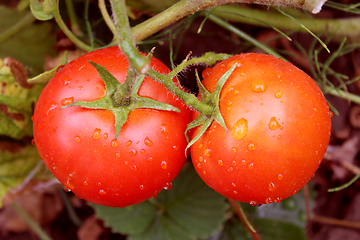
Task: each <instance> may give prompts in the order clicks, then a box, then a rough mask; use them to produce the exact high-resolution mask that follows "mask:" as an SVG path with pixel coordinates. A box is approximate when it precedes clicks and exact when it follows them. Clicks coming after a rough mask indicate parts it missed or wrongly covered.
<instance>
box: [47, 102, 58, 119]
mask: <svg viewBox="0 0 360 240" xmlns="http://www.w3.org/2000/svg"><path fill="white" fill-rule="evenodd" d="M56 108H57V104H55V103H53V104H51V106H50V107H49V109H48V110H47V112H46V115H47V116H49V114H50V112H52V111H54V110H55V109H56Z"/></svg>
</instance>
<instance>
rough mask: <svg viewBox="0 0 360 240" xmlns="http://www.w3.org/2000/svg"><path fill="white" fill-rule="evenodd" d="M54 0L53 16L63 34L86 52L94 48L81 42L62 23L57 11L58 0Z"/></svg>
mask: <svg viewBox="0 0 360 240" xmlns="http://www.w3.org/2000/svg"><path fill="white" fill-rule="evenodd" d="M53 1H54V4H53V5H54V12H53V14H54V18H55V21H56V23H57V24H58V26H59V28H60V29H61V30H62V31H63V32H64V34H65V35H66V36H67V37H68V38H69V39H70V40H71V41H72V42H73V43H74V44H75V45H76V46H78V47H79V48H81V49H82V50H84V51H87V52H91V51H92V50H94V49H93V48H92V47H91V46H89V45H87V44H85V43H84V42H82V41H81V40H80V39H78V38H77V37H76V36H75V35H74V34H73V33H72V32H71V31H70V29H69V28H68V27H67V26H66V24H65V23H64V21H63V20H62V18H61V15H60V12H59V1H58V0H53Z"/></svg>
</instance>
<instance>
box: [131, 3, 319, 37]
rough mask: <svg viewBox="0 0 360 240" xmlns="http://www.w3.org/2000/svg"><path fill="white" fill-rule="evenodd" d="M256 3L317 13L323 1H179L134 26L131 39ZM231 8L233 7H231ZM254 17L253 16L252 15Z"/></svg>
mask: <svg viewBox="0 0 360 240" xmlns="http://www.w3.org/2000/svg"><path fill="white" fill-rule="evenodd" d="M235 2H237V3H256V4H262V5H269V6H287V7H295V8H302V9H304V10H307V11H310V12H313V13H317V12H319V11H320V9H321V7H322V5H323V4H324V2H325V1H324V0H304V1H297V0H218V1H213V0H202V1H194V0H181V1H179V2H177V3H176V4H174V5H172V6H171V7H169V8H167V9H166V10H164V11H162V12H161V13H159V14H157V15H155V16H154V17H152V18H150V19H148V20H147V21H144V22H142V23H140V24H138V25H136V26H135V27H134V28H133V29H132V33H133V37H134V39H135V41H141V40H143V39H145V38H147V37H149V36H151V35H153V34H154V33H156V32H158V31H159V30H161V29H163V28H165V27H166V26H168V25H170V24H172V23H174V22H176V21H177V20H180V19H181V18H183V17H186V16H188V15H190V14H194V13H195V12H198V11H200V10H204V9H208V8H212V7H217V6H221V5H225V4H228V3H235ZM231 7H233V6H231ZM253 16H254V15H253Z"/></svg>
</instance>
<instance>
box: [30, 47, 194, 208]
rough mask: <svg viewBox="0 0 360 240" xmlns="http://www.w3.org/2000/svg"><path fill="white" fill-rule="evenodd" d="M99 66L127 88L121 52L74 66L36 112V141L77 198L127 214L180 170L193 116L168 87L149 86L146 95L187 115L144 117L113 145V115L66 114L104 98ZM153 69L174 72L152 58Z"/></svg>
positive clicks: (146, 112)
mask: <svg viewBox="0 0 360 240" xmlns="http://www.w3.org/2000/svg"><path fill="white" fill-rule="evenodd" d="M89 60H90V61H93V62H95V63H98V64H100V65H102V66H103V67H105V68H106V69H107V70H108V71H109V72H110V73H111V74H113V75H114V76H115V77H116V78H117V79H118V81H119V82H121V83H122V82H124V81H125V77H126V75H127V69H128V63H127V59H126V57H125V55H124V54H123V53H122V52H120V50H119V48H118V47H110V48H104V49H100V50H97V51H94V52H91V53H88V54H86V55H83V56H81V57H79V58H78V59H76V60H74V61H72V62H70V63H69V64H68V65H66V66H65V67H63V68H62V69H61V70H59V72H58V73H57V74H56V76H55V77H54V78H53V79H51V81H50V82H49V83H48V84H47V85H46V87H45V88H44V90H43V92H42V94H41V96H40V98H39V100H38V102H37V105H36V108H35V112H34V139H35V144H36V147H37V149H38V151H39V154H40V156H41V158H42V159H43V161H44V163H45V164H46V166H47V167H48V168H49V170H50V171H51V172H52V173H53V174H54V176H55V177H56V178H57V179H58V180H59V181H60V182H61V183H62V184H63V185H64V186H65V187H66V188H67V189H69V190H71V191H72V192H74V193H75V194H76V195H77V196H78V197H80V198H83V199H85V200H88V201H90V202H93V203H96V204H101V205H106V206H112V207H124V206H128V205H131V204H135V203H139V202H142V201H144V200H146V199H148V198H150V197H153V196H156V194H157V193H158V192H160V191H161V190H162V189H164V188H169V187H170V186H171V181H172V180H173V179H174V178H175V177H176V176H177V174H178V173H179V171H180V170H181V168H182V166H183V164H184V162H185V160H186V158H185V153H184V149H185V147H186V145H187V142H186V139H185V137H184V131H185V129H186V125H187V123H188V122H189V120H190V110H189V108H187V107H186V106H185V105H184V104H183V102H182V101H181V100H179V99H178V98H177V97H176V96H174V95H173V94H172V93H170V92H169V91H168V90H167V89H165V88H164V87H163V86H162V85H161V84H159V83H157V82H155V81H154V80H152V79H150V78H145V80H144V82H143V85H142V86H141V87H140V90H139V92H138V93H139V95H140V96H144V97H149V98H152V99H155V100H158V101H160V102H164V103H168V104H171V105H173V106H175V107H177V108H179V109H180V110H181V113H176V112H170V111H160V110H151V109H137V110H134V111H132V112H131V113H130V115H129V118H128V120H127V122H126V123H125V125H124V126H123V127H122V129H121V131H120V135H119V137H118V138H117V140H115V139H114V135H115V126H114V121H115V120H114V115H113V113H112V112H110V111H108V110H90V109H85V108H81V107H67V108H63V109H60V108H61V107H62V106H65V105H67V104H69V103H72V102H75V101H92V100H96V99H100V98H102V97H103V96H104V94H105V85H104V83H103V81H102V80H101V78H100V76H99V74H98V73H97V72H96V70H95V68H94V67H93V66H92V65H91V64H90V63H89V62H88V61H89ZM151 68H153V69H154V70H156V71H158V72H160V73H163V74H167V73H168V72H169V69H168V68H167V67H166V66H165V65H164V64H163V63H161V62H160V61H159V60H157V59H155V58H152V60H151Z"/></svg>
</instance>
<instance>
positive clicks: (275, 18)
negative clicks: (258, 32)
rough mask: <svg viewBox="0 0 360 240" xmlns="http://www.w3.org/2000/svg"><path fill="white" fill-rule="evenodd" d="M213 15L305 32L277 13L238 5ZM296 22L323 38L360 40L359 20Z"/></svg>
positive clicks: (215, 9) (223, 8)
mask: <svg viewBox="0 0 360 240" xmlns="http://www.w3.org/2000/svg"><path fill="white" fill-rule="evenodd" d="M211 13H212V14H213V15H215V16H218V17H220V18H222V19H226V20H229V21H233V22H239V23H246V24H251V25H255V26H261V27H268V28H271V27H276V28H279V29H283V30H294V31H300V32H306V29H305V28H302V27H301V26H300V25H299V24H297V23H296V22H294V21H290V19H289V18H288V17H286V16H284V15H283V14H281V13H279V12H272V11H262V10H258V9H254V8H247V7H242V6H239V5H231V6H230V5H225V6H220V7H217V8H214V9H213V11H212V12H211ZM296 20H298V21H299V22H300V23H302V24H303V25H304V26H305V27H306V28H307V29H308V30H310V31H311V32H313V33H315V34H317V35H321V34H322V35H324V36H332V35H333V34H336V35H335V36H334V37H335V38H333V39H334V40H337V41H342V40H343V39H344V37H347V38H348V39H350V40H352V41H357V40H359V39H360V18H359V17H353V18H346V19H327V18H310V17H308V16H307V15H303V16H297V17H296Z"/></svg>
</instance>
